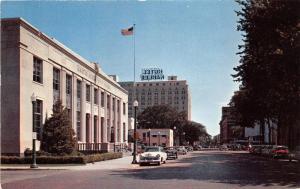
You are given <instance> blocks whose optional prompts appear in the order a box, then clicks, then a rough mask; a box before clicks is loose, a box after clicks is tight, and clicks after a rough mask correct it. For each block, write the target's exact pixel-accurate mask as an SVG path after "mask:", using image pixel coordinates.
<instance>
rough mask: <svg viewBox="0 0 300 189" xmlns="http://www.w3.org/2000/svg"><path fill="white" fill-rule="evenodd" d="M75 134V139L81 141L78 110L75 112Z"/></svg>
mask: <svg viewBox="0 0 300 189" xmlns="http://www.w3.org/2000/svg"><path fill="white" fill-rule="evenodd" d="M76 134H77V140H78V141H81V113H80V112H79V111H77V114H76Z"/></svg>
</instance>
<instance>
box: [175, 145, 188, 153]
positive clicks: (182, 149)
mask: <svg viewBox="0 0 300 189" xmlns="http://www.w3.org/2000/svg"><path fill="white" fill-rule="evenodd" d="M176 149H177V154H178V155H186V154H187V149H186V148H185V147H184V146H179V147H177V148H176Z"/></svg>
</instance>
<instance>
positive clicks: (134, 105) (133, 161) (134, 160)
mask: <svg viewBox="0 0 300 189" xmlns="http://www.w3.org/2000/svg"><path fill="white" fill-rule="evenodd" d="M138 105H139V103H138V101H137V100H135V101H134V102H133V107H134V146H133V160H132V164H136V163H137V160H136V147H137V134H136V127H137V124H136V110H137V107H138Z"/></svg>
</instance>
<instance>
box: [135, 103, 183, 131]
mask: <svg viewBox="0 0 300 189" xmlns="http://www.w3.org/2000/svg"><path fill="white" fill-rule="evenodd" d="M182 114H183V113H182ZM179 117H180V118H181V117H182V116H178V113H177V111H176V110H175V109H173V108H171V107H170V106H167V105H159V106H152V107H148V108H146V109H145V110H144V111H143V112H142V113H141V114H140V115H139V116H138V118H137V120H138V124H139V125H138V126H139V128H144V129H148V128H150V129H153V128H170V129H173V127H174V126H175V125H176V124H177V125H178V123H179V122H180V121H179V120H178V118H179Z"/></svg>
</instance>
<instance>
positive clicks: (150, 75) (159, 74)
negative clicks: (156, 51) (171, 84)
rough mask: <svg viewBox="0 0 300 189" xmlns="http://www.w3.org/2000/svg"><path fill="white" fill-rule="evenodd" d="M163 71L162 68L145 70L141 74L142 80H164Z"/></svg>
mask: <svg viewBox="0 0 300 189" xmlns="http://www.w3.org/2000/svg"><path fill="white" fill-rule="evenodd" d="M164 78H165V76H164V74H163V70H162V69H160V68H144V69H142V73H141V80H142V81H144V80H163V79H164Z"/></svg>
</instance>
